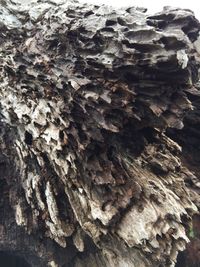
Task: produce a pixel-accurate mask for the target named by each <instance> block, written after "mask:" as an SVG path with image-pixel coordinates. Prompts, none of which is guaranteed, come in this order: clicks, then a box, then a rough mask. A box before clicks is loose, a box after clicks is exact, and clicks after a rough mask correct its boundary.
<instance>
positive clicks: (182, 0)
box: [81, 0, 200, 20]
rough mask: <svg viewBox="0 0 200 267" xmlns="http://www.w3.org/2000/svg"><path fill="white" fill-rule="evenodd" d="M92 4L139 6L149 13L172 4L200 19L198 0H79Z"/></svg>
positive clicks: (199, 3) (199, 2)
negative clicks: (192, 12) (193, 13)
mask: <svg viewBox="0 0 200 267" xmlns="http://www.w3.org/2000/svg"><path fill="white" fill-rule="evenodd" d="M81 1H82V2H89V3H93V4H101V3H103V4H106V5H111V6H114V7H122V6H140V7H146V8H148V12H149V13H154V12H157V11H161V10H162V8H163V6H173V7H181V8H189V9H191V10H193V11H194V12H195V15H196V17H197V18H198V19H199V20H200V1H199V0H81Z"/></svg>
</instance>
